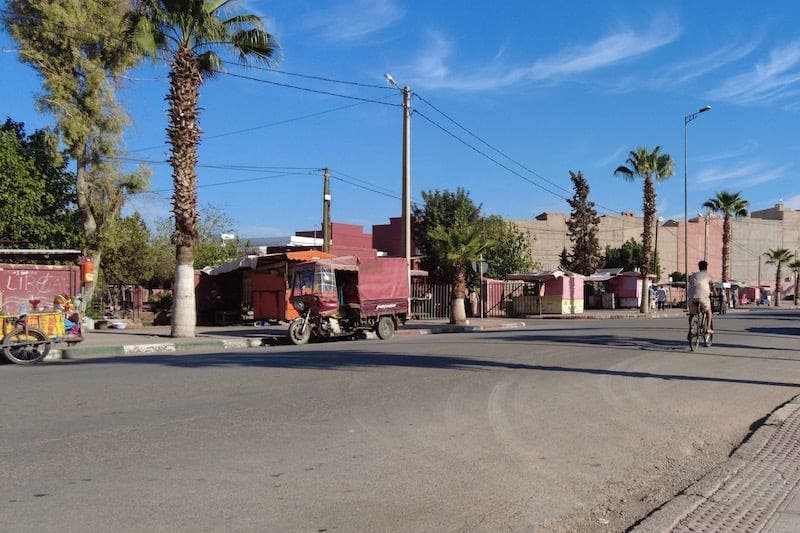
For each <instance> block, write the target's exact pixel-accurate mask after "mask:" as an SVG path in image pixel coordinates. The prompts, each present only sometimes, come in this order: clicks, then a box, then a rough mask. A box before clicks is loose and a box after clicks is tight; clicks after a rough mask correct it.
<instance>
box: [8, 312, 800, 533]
mask: <svg viewBox="0 0 800 533" xmlns="http://www.w3.org/2000/svg"><path fill="white" fill-rule="evenodd" d="M685 329H686V326H685V319H684V318H682V317H677V318H662V319H649V320H608V321H599V320H596V321H591V320H559V321H537V322H535V323H532V324H531V325H530V327H528V328H526V329H521V330H509V331H496V332H479V333H465V334H459V335H416V336H403V337H396V338H395V339H392V340H390V341H385V342H380V341H347V342H331V343H319V344H312V345H309V346H303V347H295V346H272V347H261V348H254V349H247V350H239V351H226V352H224V353H190V354H185V355H141V356H132V357H109V358H93V359H86V360H70V361H62V362H53V363H48V364H43V365H37V366H33V367H19V366H15V365H4V366H0V390H2V399H3V407H2V428H0V431H2V454H1V455H0V472H2V474H0V476H1V477H2V484H1V485H0V486H1V487H2V488H1V489H0V490H2V498H3V506H2V510H0V515H1V516H2V520H0V527H1V528H2V529H3V530H7V531H30V530H59V531H108V530H116V531H137V530H138V531H142V530H148V531H152V530H156V531H174V530H182V531H190V530H191V531H198V530H227V531H374V530H381V531H443V530H466V531H497V530H512V531H527V530H531V529H533V528H534V527H536V526H538V527H541V528H542V529H543V530H548V531H549V530H584V531H594V530H596V531H620V530H624V529H625V528H627V527H629V526H630V525H632V524H634V523H636V522H637V521H638V520H639V519H641V518H643V517H644V516H646V515H647V514H648V513H649V512H650V511H652V510H653V509H656V508H657V507H659V506H661V505H662V504H663V503H664V502H666V501H667V500H669V499H671V498H672V497H673V496H674V495H675V494H677V493H679V492H680V491H681V490H683V489H684V488H685V487H686V486H688V485H689V484H691V483H692V482H694V481H695V480H697V479H699V478H700V477H702V476H703V474H705V473H706V472H707V471H709V470H710V469H711V468H712V467H713V466H714V465H716V464H718V463H720V462H722V461H724V460H725V459H726V458H727V457H728V455H729V453H730V452H731V450H732V449H733V448H735V447H736V446H737V445H738V444H739V443H740V442H741V441H742V440H743V439H744V438H746V436H747V435H748V434H749V433H750V431H751V430H752V429H753V428H755V427H757V425H758V423H759V421H760V420H762V419H763V418H764V417H766V416H767V415H769V414H770V413H771V412H772V411H774V410H775V409H776V408H777V407H778V406H780V405H782V404H784V403H785V402H787V401H789V400H791V399H792V398H793V397H795V396H797V395H798V392H800V351H798V335H800V314H798V313H797V312H795V311H785V312H781V311H766V310H756V311H752V312H743V313H731V314H729V315H727V316H726V317H722V318H717V321H716V324H715V329H716V331H717V333H716V338H715V344H714V346H713V347H711V348H703V349H701V350H700V352H698V353H691V352H689V351H688V348H687V343H686V340H685Z"/></svg>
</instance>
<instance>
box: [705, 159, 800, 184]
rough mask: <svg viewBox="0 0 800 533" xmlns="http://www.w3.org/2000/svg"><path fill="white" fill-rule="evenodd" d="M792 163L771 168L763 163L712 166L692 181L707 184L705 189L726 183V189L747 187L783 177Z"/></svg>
mask: <svg viewBox="0 0 800 533" xmlns="http://www.w3.org/2000/svg"><path fill="white" fill-rule="evenodd" d="M790 168H791V165H783V166H781V167H777V168H771V167H768V166H767V165H765V164H763V163H750V164H748V165H738V166H736V167H734V168H710V169H705V170H703V171H702V172H700V173H698V174H697V175H696V176H695V177H694V178H693V179H692V181H695V182H697V183H700V184H704V185H706V187H704V189H709V188H714V187H718V186H719V183H720V182H723V183H724V187H725V189H728V190H736V189H747V188H750V187H754V186H756V185H761V184H763V183H767V182H770V181H774V180H776V179H779V178H782V177H783V176H785V175H786V173H787V172H788V171H789V170H790Z"/></svg>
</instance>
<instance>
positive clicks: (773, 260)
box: [764, 248, 794, 307]
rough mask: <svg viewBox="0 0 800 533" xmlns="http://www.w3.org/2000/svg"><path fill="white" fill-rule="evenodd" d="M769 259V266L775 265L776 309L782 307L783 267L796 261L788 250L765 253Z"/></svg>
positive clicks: (779, 249) (782, 249) (771, 250)
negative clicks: (793, 260)
mask: <svg viewBox="0 0 800 533" xmlns="http://www.w3.org/2000/svg"><path fill="white" fill-rule="evenodd" d="M764 257H766V258H767V264H768V265H775V307H779V306H780V305H781V279H782V278H783V273H782V269H783V265H784V264H786V263H789V262H791V261H792V259H794V254H793V253H792V252H790V251H789V250H787V249H786V248H778V249H777V250H773V249H772V248H770V249H769V251H767V252H765V253H764Z"/></svg>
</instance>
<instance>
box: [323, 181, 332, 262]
mask: <svg viewBox="0 0 800 533" xmlns="http://www.w3.org/2000/svg"><path fill="white" fill-rule="evenodd" d="M322 251H323V252H326V253H331V180H330V171H329V170H328V169H327V168H323V169H322Z"/></svg>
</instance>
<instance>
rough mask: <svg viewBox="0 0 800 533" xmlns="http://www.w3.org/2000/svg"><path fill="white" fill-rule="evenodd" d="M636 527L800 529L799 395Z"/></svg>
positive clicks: (772, 532)
mask: <svg viewBox="0 0 800 533" xmlns="http://www.w3.org/2000/svg"><path fill="white" fill-rule="evenodd" d="M632 531H635V532H645V531H646V532H650V531H676V532H691V531H706V532H711V531H764V532H768V533H790V532H795V531H800V396H796V397H795V398H794V399H793V400H792V401H791V402H789V403H787V404H786V405H784V406H783V407H781V408H780V409H778V410H776V411H775V412H774V413H772V415H771V416H770V417H769V418H768V419H767V421H766V422H765V423H764V424H763V425H762V426H761V427H759V428H758V429H757V430H756V431H755V432H754V433H753V434H752V435H751V436H750V438H749V439H747V441H745V442H744V443H743V444H742V445H741V446H739V447H738V448H737V449H736V451H735V452H734V453H733V454H732V455H731V457H730V458H729V459H728V460H727V461H725V462H724V463H722V464H719V465H717V466H716V467H715V468H714V469H713V470H711V472H709V473H708V474H707V475H706V476H705V477H703V478H702V479H700V480H699V481H698V482H697V483H695V484H693V485H692V486H690V487H689V488H687V489H686V490H684V491H683V492H682V493H681V494H679V495H678V496H676V497H675V498H673V499H672V500H670V501H669V502H667V503H666V504H664V505H663V506H662V507H661V508H660V509H658V510H656V511H655V512H654V513H653V514H651V515H650V516H649V517H647V518H646V519H645V520H644V521H642V522H641V523H640V524H639V525H637V526H636V527H635V528H633V530H632Z"/></svg>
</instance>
